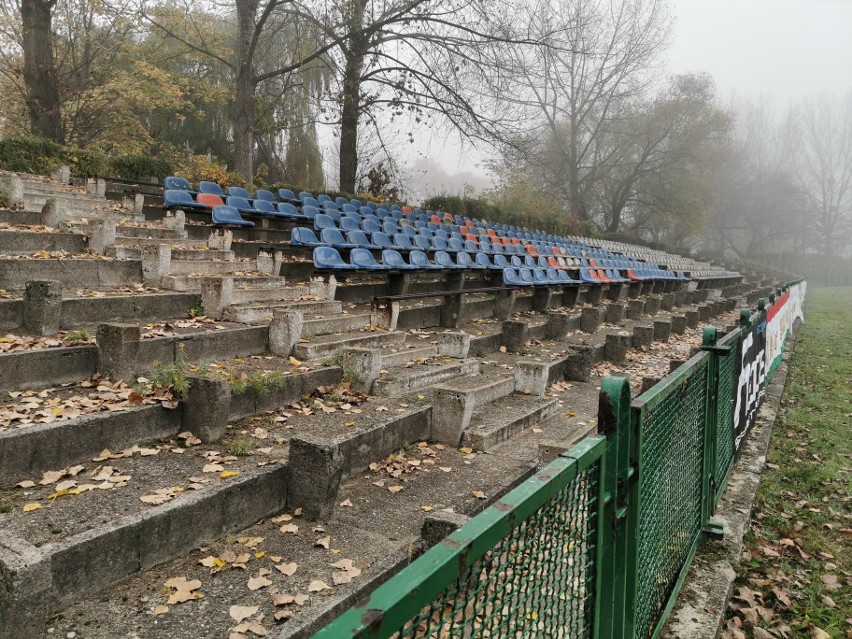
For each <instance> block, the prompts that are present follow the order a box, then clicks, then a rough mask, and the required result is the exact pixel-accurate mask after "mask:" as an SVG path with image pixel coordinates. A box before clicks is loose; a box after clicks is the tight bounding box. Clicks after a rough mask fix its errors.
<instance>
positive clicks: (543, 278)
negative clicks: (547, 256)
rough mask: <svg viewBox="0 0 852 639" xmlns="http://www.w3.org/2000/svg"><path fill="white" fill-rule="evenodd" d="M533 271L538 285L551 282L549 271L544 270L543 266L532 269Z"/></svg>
mask: <svg viewBox="0 0 852 639" xmlns="http://www.w3.org/2000/svg"><path fill="white" fill-rule="evenodd" d="M532 272H533V278H535V284H536V286H541V285H546V284H549V283H550V282H548V280H547V273H545V272H544V269H543V268H538V267H536V268H534V269H533V270H532Z"/></svg>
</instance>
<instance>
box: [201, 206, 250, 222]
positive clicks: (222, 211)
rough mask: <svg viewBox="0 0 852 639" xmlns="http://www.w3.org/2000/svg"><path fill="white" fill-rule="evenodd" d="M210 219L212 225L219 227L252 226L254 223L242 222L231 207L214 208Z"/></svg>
mask: <svg viewBox="0 0 852 639" xmlns="http://www.w3.org/2000/svg"><path fill="white" fill-rule="evenodd" d="M211 217H212V219H213V224H218V225H221V226H254V222H249V221H248V220H244V219H243V218H242V217H241V216H240V212H239V211H238V210H237V209H236V208H234V207H233V206H224V205H218V206H214V207H213V211H212V214H211Z"/></svg>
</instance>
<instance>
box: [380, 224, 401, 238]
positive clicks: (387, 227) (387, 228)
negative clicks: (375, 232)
mask: <svg viewBox="0 0 852 639" xmlns="http://www.w3.org/2000/svg"><path fill="white" fill-rule="evenodd" d="M382 231H383V232H384V233H387V234H388V235H390V236H391V237H393V236H394V235H396V234H397V233H399V227H398V226H397V225H396V222H392V221H391V220H386V221H385V222H384V223H383V224H382Z"/></svg>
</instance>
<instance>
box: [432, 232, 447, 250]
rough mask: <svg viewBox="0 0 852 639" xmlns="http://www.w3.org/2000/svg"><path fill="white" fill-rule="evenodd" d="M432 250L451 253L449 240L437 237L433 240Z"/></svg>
mask: <svg viewBox="0 0 852 639" xmlns="http://www.w3.org/2000/svg"><path fill="white" fill-rule="evenodd" d="M432 248H433V249H435V250H436V251H449V250H450V247H449V245H448V244H447V240H446V239H445V238H443V237H440V236H438V235H436V236H435V237H433V238H432Z"/></svg>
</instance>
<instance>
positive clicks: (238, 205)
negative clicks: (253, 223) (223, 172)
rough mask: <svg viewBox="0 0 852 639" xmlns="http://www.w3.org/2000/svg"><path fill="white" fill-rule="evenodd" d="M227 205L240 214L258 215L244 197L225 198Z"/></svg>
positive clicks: (230, 196)
mask: <svg viewBox="0 0 852 639" xmlns="http://www.w3.org/2000/svg"><path fill="white" fill-rule="evenodd" d="M225 204H227V205H228V206H233V207H234V208H235V209H237V210H238V211H239V212H240V213H256V211H255V210H254V207H253V206H252V205H251V203H250V202H249V201H248V200H247V199H245V198H244V197H240V196H238V195H229V196H228V197H226V198H225Z"/></svg>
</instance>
